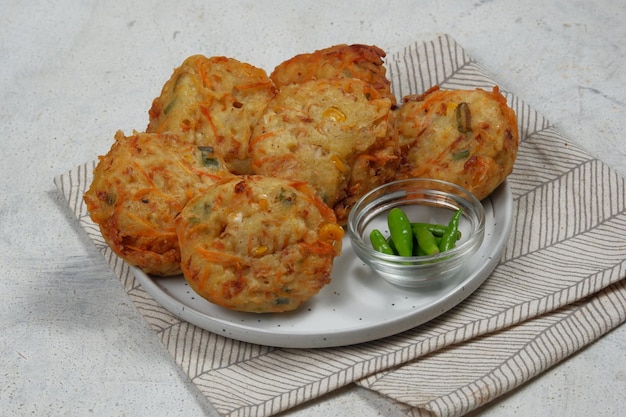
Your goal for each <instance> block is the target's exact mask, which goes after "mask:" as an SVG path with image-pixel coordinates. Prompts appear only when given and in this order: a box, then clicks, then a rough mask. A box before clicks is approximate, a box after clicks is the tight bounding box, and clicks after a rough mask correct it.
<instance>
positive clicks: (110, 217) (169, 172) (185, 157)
mask: <svg viewBox="0 0 626 417" xmlns="http://www.w3.org/2000/svg"><path fill="white" fill-rule="evenodd" d="M224 176H232V174H230V172H229V171H228V169H227V168H226V165H225V163H224V161H223V160H222V159H221V158H220V157H218V156H216V155H214V153H213V151H212V149H211V148H210V147H200V148H199V147H197V146H195V145H192V144H190V143H187V142H184V141H181V140H180V139H179V138H178V137H177V136H175V135H172V134H162V135H161V134H156V133H135V134H133V135H131V136H124V134H123V133H122V132H117V134H116V135H115V142H114V143H113V145H112V146H111V149H110V150H109V152H108V153H107V154H106V155H104V156H101V157H100V160H99V162H98V165H97V166H96V169H95V170H94V178H93V182H92V183H91V185H90V188H89V190H87V192H86V193H85V195H84V200H85V203H86V204H87V210H88V212H89V215H90V216H91V219H92V220H93V221H94V222H95V223H96V224H97V225H98V226H99V227H100V231H101V233H102V236H103V237H104V239H105V241H106V242H107V243H108V245H109V246H110V247H111V249H112V250H113V251H114V252H115V253H116V254H118V255H119V256H120V257H122V258H123V259H124V260H126V261H127V262H128V263H129V264H131V265H136V266H138V267H139V268H141V269H142V270H144V271H145V272H147V273H150V274H155V275H163V276H166V275H175V274H179V273H180V251H179V247H178V238H177V236H176V229H175V226H174V217H176V215H177V214H178V213H180V211H181V210H182V209H183V206H184V205H185V204H186V203H187V201H188V200H189V199H190V198H192V197H194V196H195V195H196V194H198V193H201V192H204V191H206V190H207V189H208V188H209V187H210V186H212V185H213V184H214V183H216V182H217V181H218V180H220V179H221V178H223V177H224Z"/></svg>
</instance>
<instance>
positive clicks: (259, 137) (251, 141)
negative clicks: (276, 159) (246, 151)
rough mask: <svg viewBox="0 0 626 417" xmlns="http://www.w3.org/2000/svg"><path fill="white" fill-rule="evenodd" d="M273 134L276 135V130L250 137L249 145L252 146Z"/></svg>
mask: <svg viewBox="0 0 626 417" xmlns="http://www.w3.org/2000/svg"><path fill="white" fill-rule="evenodd" d="M272 136H276V132H267V133H265V134H263V135H260V136H255V137H253V138H250V143H249V144H248V147H249V148H252V147H253V146H255V145H256V144H257V143H259V142H261V141H262V140H265V139H268V138H271V137H272Z"/></svg>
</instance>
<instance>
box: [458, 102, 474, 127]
mask: <svg viewBox="0 0 626 417" xmlns="http://www.w3.org/2000/svg"><path fill="white" fill-rule="evenodd" d="M471 118H472V115H471V113H470V108H469V105H468V104H467V103H466V102H462V103H459V105H458V106H456V124H457V128H458V129H459V132H461V133H467V132H469V131H471V130H472V128H471Z"/></svg>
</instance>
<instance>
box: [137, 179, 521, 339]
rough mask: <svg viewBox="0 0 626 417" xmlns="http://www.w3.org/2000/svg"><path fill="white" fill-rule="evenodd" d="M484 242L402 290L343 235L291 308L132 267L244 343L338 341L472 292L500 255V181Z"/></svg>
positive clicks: (429, 315) (505, 195) (508, 212)
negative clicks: (225, 301) (237, 307)
mask: <svg viewBox="0 0 626 417" xmlns="http://www.w3.org/2000/svg"><path fill="white" fill-rule="evenodd" d="M482 203H483V206H484V207H485V216H486V224H485V239H484V242H483V244H482V245H481V247H480V248H479V249H478V252H477V253H476V254H475V255H474V256H473V258H472V260H471V262H470V263H469V265H468V267H467V268H466V269H464V270H463V271H461V272H460V273H459V274H457V275H456V276H455V277H452V278H450V279H448V280H446V281H445V282H439V283H433V285H429V286H427V287H421V288H415V289H408V288H402V287H396V286H393V285H392V284H389V283H387V282H386V281H385V280H383V279H382V278H380V277H379V276H378V275H376V273H375V272H374V271H373V270H372V269H370V268H369V267H368V266H366V265H365V264H364V263H363V262H362V261H361V260H360V259H359V258H358V257H357V256H356V255H355V254H354V252H353V251H352V248H351V246H350V239H349V238H348V237H347V236H346V237H345V238H344V240H343V254H342V255H341V256H339V257H338V258H336V259H335V261H334V266H333V272H332V277H331V278H332V280H331V283H330V284H328V285H327V286H325V287H324V288H322V290H321V291H320V292H319V293H318V294H317V295H316V296H314V297H313V298H311V299H310V300H309V301H307V302H306V303H305V304H303V305H301V306H300V307H299V308H298V309H297V310H296V311H293V312H289V313H272V314H255V313H241V312H237V311H231V310H227V309H224V308H222V307H219V306H217V305H214V304H211V303H209V302H208V301H206V300H205V299H203V298H202V297H200V296H198V295H197V294H196V293H195V292H194V291H193V290H192V289H191V288H190V287H189V286H188V285H187V282H186V281H185V279H184V278H183V277H182V276H177V277H169V278H162V277H152V276H149V275H147V274H145V273H144V272H142V271H141V270H139V269H137V268H134V269H133V272H134V274H135V276H136V277H137V279H138V280H139V282H140V283H141V285H142V286H143V287H144V288H145V290H146V291H147V292H148V293H149V294H150V295H151V296H152V297H153V298H154V299H155V300H156V301H157V302H158V303H160V304H161V305H162V306H163V307H165V308H166V309H167V310H169V311H170V312H171V313H172V314H174V315H176V316H177V317H179V318H181V319H182V320H185V321H188V322H189V323H192V324H194V325H196V326H198V327H201V328H203V329H206V330H208V331H211V332H214V333H216V334H220V335H223V336H226V337H230V338H233V339H237V340H241V341H244V342H250V343H256V344H262V345H269V346H277V347H289V348H320V347H333V346H345V345H350V344H354V343H361V342H368V341H371V340H376V339H380V338H383V337H387V336H391V335H394V334H397V333H400V332H403V331H405V330H409V329H411V328H413V327H415V326H418V325H420V324H423V323H425V322H427V321H429V320H432V319H433V318H435V317H437V316H439V315H441V314H443V313H445V312H446V311H448V310H450V309H451V308H452V307H454V306H456V305H457V304H458V303H460V302H461V301H463V300H464V299H465V298H466V297H467V296H469V295H470V294H471V293H472V292H474V291H475V290H476V289H477V288H478V287H479V286H480V285H481V284H482V283H483V282H484V281H485V279H486V278H487V277H488V276H489V274H491V272H492V271H493V269H494V268H495V267H496V265H497V264H498V262H499V260H500V255H501V254H502V251H503V249H504V246H505V244H506V242H507V239H508V236H509V232H510V230H511V224H512V212H513V199H512V195H511V190H510V188H509V186H508V185H507V184H506V183H505V184H503V185H501V186H500V187H499V188H498V189H497V190H496V191H494V192H493V193H492V194H491V196H489V197H487V198H486V199H485V200H483V202H482Z"/></svg>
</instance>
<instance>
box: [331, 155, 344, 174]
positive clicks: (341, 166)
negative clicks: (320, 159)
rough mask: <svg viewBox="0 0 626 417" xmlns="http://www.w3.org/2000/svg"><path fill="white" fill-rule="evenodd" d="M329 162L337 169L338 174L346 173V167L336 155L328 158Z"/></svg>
mask: <svg viewBox="0 0 626 417" xmlns="http://www.w3.org/2000/svg"><path fill="white" fill-rule="evenodd" d="M330 161H331V162H332V163H333V165H335V167H337V169H338V170H339V171H340V172H348V167H347V166H346V164H344V163H343V161H342V160H341V159H339V157H338V156H337V155H332V156H331V157H330Z"/></svg>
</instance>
